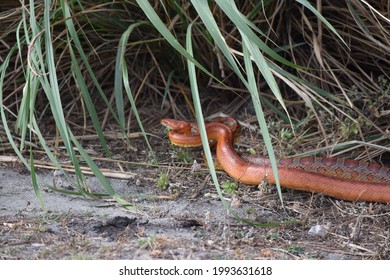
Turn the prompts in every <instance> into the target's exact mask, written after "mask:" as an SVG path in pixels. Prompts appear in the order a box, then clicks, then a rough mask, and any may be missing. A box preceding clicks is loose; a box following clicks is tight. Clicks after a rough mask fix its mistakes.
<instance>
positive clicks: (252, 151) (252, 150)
mask: <svg viewBox="0 0 390 280" xmlns="http://www.w3.org/2000/svg"><path fill="white" fill-rule="evenodd" d="M248 151H249V153H250V154H251V155H254V156H255V155H256V154H257V153H256V150H255V149H253V148H249V149H248Z"/></svg>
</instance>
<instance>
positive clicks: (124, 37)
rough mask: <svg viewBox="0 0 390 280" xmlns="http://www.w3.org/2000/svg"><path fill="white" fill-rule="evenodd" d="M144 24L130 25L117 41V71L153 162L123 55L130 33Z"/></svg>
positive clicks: (150, 147)
mask: <svg viewBox="0 0 390 280" xmlns="http://www.w3.org/2000/svg"><path fill="white" fill-rule="evenodd" d="M142 24H144V23H143V22H140V23H135V24H132V25H130V26H129V28H128V29H127V30H126V31H125V32H124V33H123V35H122V37H121V39H120V41H119V51H120V52H121V53H120V63H119V65H120V68H119V69H117V70H118V71H120V73H122V80H123V84H124V87H125V91H126V94H127V98H128V99H129V101H130V105H131V108H132V109H133V112H134V116H135V118H136V120H137V122H138V126H139V127H140V129H141V132H142V135H143V136H144V138H145V141H146V144H147V146H148V149H149V151H150V154H151V155H152V157H153V160H155V157H154V152H153V149H152V146H151V145H150V143H149V140H148V137H147V134H146V132H145V129H144V126H143V125H142V121H141V118H140V116H139V114H138V109H137V106H136V104H135V100H134V98H133V94H132V92H131V88H130V82H129V73H128V71H127V63H126V58H125V53H126V44H127V41H128V40H129V36H130V33H131V32H132V31H133V30H134V29H135V28H137V27H139V26H140V25H142Z"/></svg>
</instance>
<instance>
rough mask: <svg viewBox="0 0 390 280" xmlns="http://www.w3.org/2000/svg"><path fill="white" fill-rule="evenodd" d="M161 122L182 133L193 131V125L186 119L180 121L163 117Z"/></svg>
mask: <svg viewBox="0 0 390 280" xmlns="http://www.w3.org/2000/svg"><path fill="white" fill-rule="evenodd" d="M160 123H161V124H162V125H163V126H165V127H166V128H168V129H169V130H174V131H176V132H180V133H182V134H189V133H190V132H191V125H190V124H189V123H188V122H185V121H178V120H174V119H162V120H161V121H160Z"/></svg>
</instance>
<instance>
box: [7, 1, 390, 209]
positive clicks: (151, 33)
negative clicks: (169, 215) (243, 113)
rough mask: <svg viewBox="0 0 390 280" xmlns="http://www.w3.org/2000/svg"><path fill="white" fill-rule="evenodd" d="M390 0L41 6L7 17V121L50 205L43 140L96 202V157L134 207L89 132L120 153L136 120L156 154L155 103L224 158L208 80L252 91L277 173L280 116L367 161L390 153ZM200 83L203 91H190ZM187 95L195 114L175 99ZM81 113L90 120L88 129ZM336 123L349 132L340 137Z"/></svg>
mask: <svg viewBox="0 0 390 280" xmlns="http://www.w3.org/2000/svg"><path fill="white" fill-rule="evenodd" d="M314 3H316V5H317V6H315V4H314ZM321 3H322V4H321ZM388 4H389V3H388V2H386V1H379V2H376V3H372V4H371V5H370V4H368V3H367V2H366V1H345V2H344V1H341V2H337V3H334V2H332V1H322V2H315V1H242V2H239V1H232V0H229V1H225V0H216V1H207V0H193V1H176V0H172V1H144V0H137V1H100V2H98V3H97V2H96V1H49V0H46V1H38V2H37V1H30V2H29V3H26V4H22V6H20V7H17V8H12V9H9V10H7V11H6V12H3V13H1V16H0V17H1V18H2V21H3V23H2V25H1V27H2V28H3V30H2V31H1V34H0V36H1V37H0V39H1V41H0V43H1V44H2V46H3V50H2V51H0V59H1V60H2V65H1V67H0V104H1V105H2V106H1V110H0V113H1V120H2V129H3V131H4V133H5V134H6V136H7V139H8V142H9V143H10V144H11V146H12V148H13V153H15V154H17V155H18V157H19V158H20V159H21V161H22V162H23V164H24V165H25V166H26V167H27V168H28V169H29V170H30V171H31V173H32V178H33V186H34V190H35V192H36V195H37V197H38V199H39V200H40V202H41V204H42V205H44V202H43V200H42V198H41V196H40V190H39V186H38V179H36V177H37V176H36V172H35V168H34V158H35V152H36V149H37V147H39V149H42V150H43V151H44V152H45V153H46V154H47V156H48V157H49V159H50V160H51V161H52V162H53V163H54V164H55V166H56V167H57V168H58V169H60V170H63V169H62V167H61V165H60V163H59V161H58V156H59V155H58V152H59V151H58V146H59V145H61V146H63V147H64V153H63V154H62V155H61V156H66V157H68V158H69V160H70V161H71V162H72V165H73V167H74V170H75V173H76V178H77V180H76V182H75V186H76V187H77V189H78V192H79V193H80V194H82V195H85V196H93V193H92V192H91V191H90V190H89V189H88V187H86V186H87V185H86V183H85V177H84V175H83V172H82V169H81V166H82V165H83V164H87V165H88V166H89V167H90V168H91V170H92V172H93V174H94V175H95V176H96V177H97V178H98V179H99V180H100V182H101V184H102V186H103V188H104V191H105V192H106V193H107V194H109V195H110V196H112V197H114V198H115V199H116V201H117V202H118V203H119V204H121V205H124V206H126V207H130V206H129V204H128V203H127V202H126V201H125V200H123V199H122V198H121V196H120V195H119V194H117V193H116V192H115V190H114V189H113V188H112V186H111V185H110V183H109V181H108V180H107V179H106V178H105V176H104V175H103V173H102V172H101V170H100V169H99V168H98V166H97V165H96V163H95V162H94V161H93V160H92V158H91V156H90V155H89V154H88V152H87V151H86V150H85V148H84V147H83V145H82V143H80V142H79V141H78V140H77V135H80V134H84V133H85V132H86V131H94V132H95V133H96V135H97V136H98V139H99V142H100V143H101V145H102V149H103V150H104V152H105V155H106V156H107V157H110V156H111V155H112V152H111V151H110V148H109V145H108V144H107V139H106V137H105V133H104V129H103V128H104V127H105V126H106V125H107V123H110V124H112V125H114V126H115V127H116V128H117V129H118V130H119V131H120V132H121V133H122V135H123V136H124V137H126V135H128V134H129V133H130V125H129V124H130V123H131V119H132V117H134V118H135V119H136V122H137V125H138V127H139V128H140V131H141V134H142V135H143V136H144V139H145V142H146V143H147V147H148V149H149V154H150V155H151V156H150V159H153V158H154V156H153V153H154V151H153V149H152V147H151V145H150V144H149V142H148V137H147V133H146V131H145V129H144V125H143V123H144V121H145V119H143V117H142V111H143V110H145V108H144V107H143V105H142V104H143V103H144V104H150V102H149V101H150V100H153V102H155V100H159V101H158V102H160V104H161V105H160V106H156V107H161V108H162V111H163V112H162V113H160V114H161V115H165V114H167V113H169V114H171V115H173V116H174V117H179V118H189V117H195V118H196V119H197V121H198V124H199V127H200V132H201V135H202V139H203V140H204V149H205V150H206V155H208V158H209V160H210V154H209V152H208V151H209V149H208V145H207V141H205V139H206V132H205V128H204V120H203V119H204V116H203V114H204V111H205V108H204V107H203V106H202V98H201V95H200V94H199V89H198V85H200V86H201V87H203V88H204V87H208V88H215V89H219V90H220V91H221V92H223V94H225V93H227V92H233V93H234V94H235V95H236V96H239V98H243V96H244V95H245V94H249V95H250V99H251V101H252V103H253V105H254V111H255V115H256V120H257V122H258V124H259V127H260V131H261V133H262V136H263V139H264V144H265V147H266V149H267V152H268V156H269V157H270V158H271V163H272V167H273V169H274V171H275V174H277V169H276V156H275V151H274V145H275V142H274V141H273V140H272V137H271V135H272V134H273V133H275V131H269V130H270V129H271V130H273V129H277V128H274V127H272V126H270V123H271V122H270V120H271V119H278V120H280V121H281V122H282V123H283V124H284V126H289V127H290V128H289V130H290V131H291V132H292V134H294V135H295V136H296V138H297V139H302V140H301V141H300V142H299V143H300V144H299V145H301V146H302V147H303V146H304V147H306V149H305V152H307V153H314V154H315V153H317V152H323V150H326V151H327V154H330V153H332V152H334V151H337V152H340V153H342V152H345V151H348V152H350V149H351V148H353V149H356V151H357V153H358V154H356V155H355V157H365V156H366V157H367V156H369V155H382V154H384V153H385V152H386V151H388V150H389V148H386V145H388V143H389V141H388V138H386V136H385V130H386V125H388V121H387V120H388V118H386V112H387V111H388V110H390V108H389V107H388V105H387V104H390V103H388V101H390V98H389V97H388V96H389V88H390V86H389V84H388V83H387V82H386V81H388V80H389V79H390V77H389V76H388V73H390V72H389V71H388V70H389V65H390V63H389V49H390V47H389V42H390V39H389V38H390V36H389V31H388V30H389V28H388V27H389V22H390V21H389V15H388V11H389V7H388ZM6 25H7V26H9V28H8V29H7V30H5V29H4V26H6ZM183 69H184V70H185V71H183ZM187 81H189V84H190V86H191V92H192V97H191V99H189V98H188V97H187V95H186V93H183V92H182V88H183V87H182V86H178V85H187ZM123 90H124V91H123ZM141 92H142V94H141ZM265 92H267V94H264V93H265ZM233 96H234V95H233ZM359 96H360V97H362V98H363V99H359ZM207 98H208V99H213V98H218V96H217V95H216V96H214V95H210V96H207ZM181 99H183V100H184V103H186V104H187V106H188V108H189V109H188V111H186V110H184V109H182V107H181V106H183V105H182V104H180V103H179V102H178V101H175V100H181ZM233 99H234V97H233ZM140 100H142V102H140ZM362 101H366V102H362ZM367 103H370V104H371V105H367ZM167 104H168V105H167ZM375 106H376V107H377V108H378V110H376V111H375V108H373V107H375ZM193 108H194V109H193ZM268 108H269V109H270V110H271V111H270V110H268ZM221 110H222V111H223V108H221ZM140 111H141V113H140ZM102 112H104V113H102ZM187 112H194V113H192V114H193V115H192V116H191V113H187ZM270 112H271V113H272V114H273V115H272V116H271V115H270ZM236 113H238V112H236ZM324 116H326V117H324ZM149 117H150V113H149ZM50 118H52V121H53V122H54V123H55V127H56V137H57V138H56V142H55V145H54V146H53V144H52V142H50V141H48V137H50V136H48V134H47V133H46V132H45V131H42V129H43V128H44V127H45V125H46V124H47V123H46V121H45V120H48V119H50ZM144 118H145V117H144ZM156 118H157V117H156ZM327 119H329V120H327ZM75 120H77V121H80V120H81V122H82V123H80V124H77V125H76V124H75ZM155 121H156V120H155ZM344 122H347V125H344V124H343V123H344ZM332 126H333V127H335V126H336V127H338V131H339V132H331V133H329V131H331V127H332ZM276 133H282V132H281V131H276ZM16 135H20V137H19V138H18V139H19V140H18V141H16V139H17V137H16ZM367 141H373V142H372V143H375V147H374V146H373V145H370V144H369V143H368V144H367ZM26 145H27V146H28V148H26V147H25V146H26ZM307 147H309V148H311V149H307ZM360 147H363V149H358V148H360ZM374 148H375V149H374ZM298 150H299V149H298ZM292 151H293V152H295V150H292ZM25 152H28V153H29V161H27V160H26V159H25V158H24V153H25ZM209 166H211V174H212V175H213V176H212V177H213V180H214V184H215V185H216V186H217V188H218V180H217V178H216V176H215V171H213V169H212V164H209ZM64 172H65V171H64ZM277 185H278V192H279V197H280V199H282V195H281V192H280V186H279V184H277ZM131 209H132V210H134V209H133V208H131Z"/></svg>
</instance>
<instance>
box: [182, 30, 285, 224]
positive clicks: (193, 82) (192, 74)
mask: <svg viewBox="0 0 390 280" xmlns="http://www.w3.org/2000/svg"><path fill="white" fill-rule="evenodd" d="M191 29H192V24H190V25H189V26H188V28H187V34H186V48H187V51H188V52H189V53H190V54H191V55H192V53H193V48H192V35H191V34H192V32H191ZM187 63H188V75H189V80H190V86H191V92H192V98H193V102H194V108H195V113H196V120H197V122H198V127H199V133H200V136H201V139H202V145H203V149H204V153H205V156H206V159H207V164H208V167H209V169H210V174H211V178H212V180H213V183H214V185H215V188H216V190H217V193H218V197H219V198H220V200H221V202H222V204H223V206H224V207H225V208H226V209H227V210H228V211H229V213H230V214H231V215H232V216H234V217H235V218H236V219H237V220H239V221H242V222H245V223H248V224H251V225H254V226H262V227H270V226H278V225H279V224H278V223H264V224H261V223H254V222H253V221H250V220H247V219H244V218H242V217H240V216H239V215H238V214H237V213H236V212H235V211H233V209H232V208H231V207H230V206H229V204H228V202H227V201H226V200H225V198H224V197H223V194H222V191H221V188H220V186H219V182H218V178H217V174H216V171H215V167H214V161H213V156H212V155H211V150H210V145H209V142H208V138H207V133H206V126H205V123H204V117H203V113H202V105H201V102H200V97H199V90H198V84H197V77H196V71H195V65H194V64H193V63H192V61H190V60H188V61H187Z"/></svg>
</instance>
